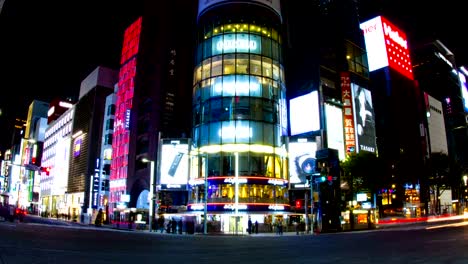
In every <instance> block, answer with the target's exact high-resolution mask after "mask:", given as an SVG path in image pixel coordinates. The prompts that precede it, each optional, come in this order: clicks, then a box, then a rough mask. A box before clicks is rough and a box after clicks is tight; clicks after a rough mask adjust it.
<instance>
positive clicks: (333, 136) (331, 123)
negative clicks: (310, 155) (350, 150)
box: [325, 104, 345, 160]
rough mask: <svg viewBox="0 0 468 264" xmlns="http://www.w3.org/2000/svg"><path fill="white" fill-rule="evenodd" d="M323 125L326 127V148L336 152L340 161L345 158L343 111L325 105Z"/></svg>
mask: <svg viewBox="0 0 468 264" xmlns="http://www.w3.org/2000/svg"><path fill="white" fill-rule="evenodd" d="M325 116H326V121H325V125H326V127H327V146H328V147H329V148H332V149H336V150H338V156H339V159H340V160H343V159H344V158H345V144H344V129H343V111H342V110H341V108H339V107H336V106H334V105H331V104H325Z"/></svg>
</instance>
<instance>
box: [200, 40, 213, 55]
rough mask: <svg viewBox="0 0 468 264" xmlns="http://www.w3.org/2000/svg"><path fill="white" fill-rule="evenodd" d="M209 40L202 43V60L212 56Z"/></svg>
mask: <svg viewBox="0 0 468 264" xmlns="http://www.w3.org/2000/svg"><path fill="white" fill-rule="evenodd" d="M211 40H212V39H211V38H210V39H207V40H205V41H204V42H203V44H202V45H203V59H205V58H209V57H211V55H212V48H211V46H212V44H211Z"/></svg>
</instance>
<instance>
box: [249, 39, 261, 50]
mask: <svg viewBox="0 0 468 264" xmlns="http://www.w3.org/2000/svg"><path fill="white" fill-rule="evenodd" d="M249 39H250V41H249V46H250V53H251V54H261V53H262V49H261V47H262V45H261V44H262V37H261V36H257V35H250V36H249Z"/></svg>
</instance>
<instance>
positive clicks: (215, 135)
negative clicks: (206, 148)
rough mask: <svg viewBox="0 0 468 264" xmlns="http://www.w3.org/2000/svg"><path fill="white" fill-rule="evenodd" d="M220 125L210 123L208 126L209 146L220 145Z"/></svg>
mask: <svg viewBox="0 0 468 264" xmlns="http://www.w3.org/2000/svg"><path fill="white" fill-rule="evenodd" d="M220 124H221V123H218V122H216V123H210V125H209V126H210V131H209V132H210V133H209V135H210V139H209V141H210V145H212V144H215V145H219V144H221V137H220V129H221V127H220Z"/></svg>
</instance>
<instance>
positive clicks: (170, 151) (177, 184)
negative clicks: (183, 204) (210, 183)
mask: <svg viewBox="0 0 468 264" xmlns="http://www.w3.org/2000/svg"><path fill="white" fill-rule="evenodd" d="M161 141H162V145H161V152H160V153H159V154H160V162H161V163H160V172H159V184H160V185H161V189H186V185H187V183H188V165H189V159H188V158H189V157H188V156H189V154H188V153H189V145H188V143H187V140H186V139H185V140H184V139H180V140H179V139H162V140H161Z"/></svg>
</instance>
